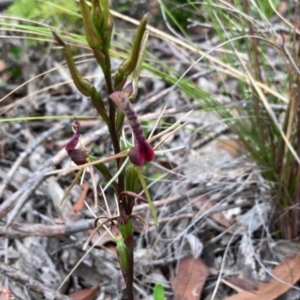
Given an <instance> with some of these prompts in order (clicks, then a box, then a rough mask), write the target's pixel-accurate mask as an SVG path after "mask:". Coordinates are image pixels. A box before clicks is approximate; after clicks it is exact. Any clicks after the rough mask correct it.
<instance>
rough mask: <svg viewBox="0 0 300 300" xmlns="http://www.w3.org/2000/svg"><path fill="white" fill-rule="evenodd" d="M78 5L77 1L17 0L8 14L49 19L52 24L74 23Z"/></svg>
mask: <svg viewBox="0 0 300 300" xmlns="http://www.w3.org/2000/svg"><path fill="white" fill-rule="evenodd" d="M77 11H78V5H77V3H76V2H75V1H68V0H56V1H55V3H52V2H51V1H50V2H47V1H37V0H15V1H14V3H13V4H12V5H11V6H10V7H9V8H8V10H7V14H8V15H12V16H17V17H20V18H24V19H29V20H32V21H47V22H48V23H50V24H51V25H52V26H56V25H59V24H58V23H59V22H60V21H61V20H64V24H74V23H75V22H76V21H77V20H78V18H79V15H78V14H77V13H76V12H77Z"/></svg>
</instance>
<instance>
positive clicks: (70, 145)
mask: <svg viewBox="0 0 300 300" xmlns="http://www.w3.org/2000/svg"><path fill="white" fill-rule="evenodd" d="M73 128H74V133H73V136H72V137H71V139H70V140H69V141H68V142H67V144H66V147H65V149H66V151H67V152H68V155H69V156H70V158H71V159H72V161H73V162H74V163H75V164H76V165H78V166H79V165H83V164H85V163H87V162H88V159H87V158H88V153H87V152H86V151H84V150H82V149H75V147H76V146H77V144H78V142H79V137H80V128H81V127H80V123H79V121H78V120H77V119H76V118H74V124H73Z"/></svg>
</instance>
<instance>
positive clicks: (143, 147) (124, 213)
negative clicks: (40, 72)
mask: <svg viewBox="0 0 300 300" xmlns="http://www.w3.org/2000/svg"><path fill="white" fill-rule="evenodd" d="M79 4H80V8H81V13H82V17H83V24H84V28H85V33H86V40H87V43H88V45H89V46H90V48H91V50H92V52H93V55H94V58H95V60H96V61H97V63H98V64H99V66H100V67H101V69H102V71H103V74H104V78H105V82H106V88H107V94H108V95H109V98H110V99H111V100H109V101H107V102H108V104H106V102H105V101H103V98H104V97H105V96H103V95H101V94H100V93H99V92H98V91H97V89H96V87H95V86H93V84H92V83H90V82H89V81H88V80H86V79H85V78H83V77H82V76H81V75H80V74H79V72H78V69H77V67H76V64H75V62H74V59H73V57H72V54H71V51H70V49H69V47H68V45H66V44H65V43H64V41H63V40H62V39H61V38H60V37H59V35H58V34H56V33H53V35H54V39H55V41H56V43H57V44H58V45H59V46H60V47H61V48H62V50H63V54H64V57H65V60H66V62H67V66H68V68H69V70H70V74H71V77H72V79H73V81H74V84H75V86H76V87H77V89H78V91H80V92H81V93H82V94H83V95H85V96H86V97H90V98H91V100H92V103H93V105H94V107H95V109H96V110H97V112H98V114H99V116H100V117H101V118H102V120H103V121H104V122H105V123H106V125H107V127H108V130H109V134H110V138H111V141H112V144H113V149H114V155H113V156H111V157H114V159H115V160H116V165H117V169H118V171H117V174H116V175H115V176H113V175H112V174H111V172H110V169H109V167H108V166H106V165H105V164H104V163H103V162H102V163H98V164H95V168H96V170H98V171H99V172H100V174H101V175H102V176H103V178H105V179H106V180H108V181H109V182H111V184H112V187H113V188H114V190H115V192H116V194H117V195H118V206H119V207H118V210H119V215H118V216H114V217H109V218H107V217H106V219H107V220H106V221H105V222H103V223H101V222H100V225H98V224H97V223H98V220H100V219H101V218H102V217H99V218H96V223H95V226H96V228H95V231H94V232H97V230H99V228H100V227H101V226H104V227H105V228H107V230H109V232H110V234H111V235H112V237H113V239H114V241H115V242H116V247H117V252H118V258H119V263H120V267H121V270H122V273H123V277H124V280H125V283H126V294H127V299H129V300H133V299H134V293H133V278H134V277H133V275H134V274H133V270H134V265H133V264H134V259H133V253H134V240H133V218H139V219H141V218H140V217H138V216H135V215H133V214H132V210H133V205H134V202H135V199H139V200H141V201H144V202H148V203H149V204H150V207H151V211H152V214H153V216H154V218H155V222H157V218H156V214H155V211H154V212H153V208H154V206H153V204H152V202H151V198H150V194H149V192H148V190H147V186H146V183H145V180H144V177H143V175H142V171H141V167H142V166H143V165H144V164H145V163H146V162H150V161H152V160H153V159H154V158H155V153H154V150H153V148H152V146H151V145H150V144H149V142H148V141H147V139H146V137H145V135H144V133H143V131H142V128H141V125H140V123H139V121H138V116H137V114H136V112H135V110H134V107H133V105H132V103H131V102H130V100H131V99H134V98H135V96H136V93H137V84H138V80H139V74H140V70H141V65H142V60H143V57H144V52H145V49H146V42H147V36H148V34H147V31H146V25H147V17H146V16H144V17H143V18H142V20H141V21H140V24H139V26H138V28H137V32H136V35H135V38H134V41H133V46H132V49H131V51H129V52H130V54H129V57H128V58H127V59H125V61H124V62H123V63H122V64H121V66H120V67H119V68H118V70H117V72H116V74H115V75H114V76H113V74H112V73H111V62H110V61H111V58H110V53H109V50H110V45H111V38H112V32H113V19H112V16H111V13H110V10H109V5H108V0H92V6H91V8H90V7H89V6H88V4H87V3H86V1H85V0H79ZM113 82H114V84H113ZM116 113H118V114H117V115H116ZM125 118H126V119H127V121H128V123H129V125H130V127H131V130H132V134H133V137H134V146H133V147H132V148H131V149H127V150H126V149H125V150H123V152H122V151H121V144H120V132H121V129H122V127H123V125H124V120H125ZM73 131H74V132H73V135H72V137H71V139H70V140H69V141H68V142H67V144H66V146H65V149H66V151H67V153H68V155H69V157H70V158H71V159H72V160H73V162H74V163H75V164H77V165H79V166H81V165H82V167H84V166H85V165H86V163H87V162H93V163H94V162H95V161H97V157H94V156H90V155H88V153H87V151H86V150H85V149H84V148H83V147H82V149H76V146H77V145H78V143H79V138H80V123H79V121H78V120H77V119H76V118H75V119H74V125H73ZM120 153H127V155H128V157H129V160H130V162H128V163H127V165H126V167H125V169H123V166H122V165H123V164H124V163H126V161H128V160H124V157H121V156H120ZM78 174H79V173H78ZM78 176H79V175H78ZM78 176H77V177H78ZM77 177H76V180H77ZM139 181H140V183H141V185H139V184H138V183H139ZM139 186H142V189H143V190H144V193H145V194H146V196H147V200H145V199H144V198H143V197H141V196H139V195H138V193H139V192H140V190H138V188H139ZM108 215H109V216H111V215H110V214H108ZM108 223H110V224H111V226H110V229H108V227H107V225H106V224H108ZM89 240H90V239H89Z"/></svg>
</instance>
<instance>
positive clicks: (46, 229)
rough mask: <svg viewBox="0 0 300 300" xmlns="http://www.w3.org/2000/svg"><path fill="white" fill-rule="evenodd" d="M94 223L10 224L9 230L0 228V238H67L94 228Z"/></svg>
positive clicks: (89, 221) (3, 227) (91, 221)
mask: <svg viewBox="0 0 300 300" xmlns="http://www.w3.org/2000/svg"><path fill="white" fill-rule="evenodd" d="M94 222H95V220H94V219H91V220H80V221H78V222H69V223H65V224H55V225H45V224H24V223H12V224H11V225H10V227H9V228H7V227H6V226H0V236H3V237H5V238H8V239H17V238H25V237H28V236H43V237H58V236H60V237H61V236H69V235H71V234H74V233H77V232H81V231H85V230H89V229H92V228H94Z"/></svg>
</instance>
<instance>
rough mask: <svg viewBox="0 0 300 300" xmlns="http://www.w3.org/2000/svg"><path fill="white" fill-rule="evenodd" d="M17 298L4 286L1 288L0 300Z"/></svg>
mask: <svg viewBox="0 0 300 300" xmlns="http://www.w3.org/2000/svg"><path fill="white" fill-rule="evenodd" d="M15 299H16V298H15V297H14V295H12V293H11V292H10V290H8V289H7V288H5V287H4V286H0V300H15Z"/></svg>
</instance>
